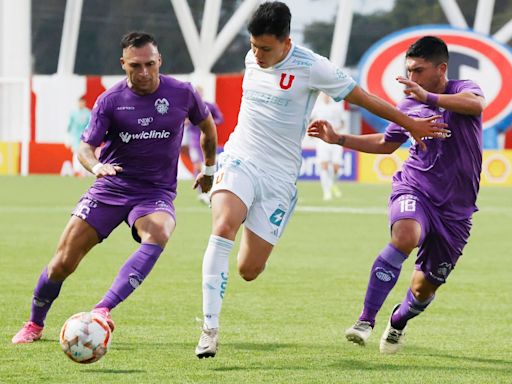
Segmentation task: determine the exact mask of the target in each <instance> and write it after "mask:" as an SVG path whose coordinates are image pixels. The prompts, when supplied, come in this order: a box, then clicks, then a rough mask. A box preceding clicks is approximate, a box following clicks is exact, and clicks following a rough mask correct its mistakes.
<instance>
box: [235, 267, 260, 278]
mask: <svg viewBox="0 0 512 384" xmlns="http://www.w3.org/2000/svg"><path fill="white" fill-rule="evenodd" d="M264 269H265V268H260V267H253V266H252V267H247V266H243V265H241V266H238V274H239V275H240V276H241V277H242V279H244V280H245V281H252V280H256V278H257V277H258V276H259V275H260V274H261V272H263V270H264Z"/></svg>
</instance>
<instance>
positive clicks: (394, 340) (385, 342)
mask: <svg viewBox="0 0 512 384" xmlns="http://www.w3.org/2000/svg"><path fill="white" fill-rule="evenodd" d="M399 306H400V304H397V305H395V307H394V308H393V310H392V311H391V316H393V313H395V312H396V310H397V309H398V307H399ZM391 316H389V321H388V325H387V327H386V330H385V331H384V333H383V334H382V337H381V338H380V352H381V353H386V354H393V353H397V352H398V351H399V350H400V349H401V348H402V346H403V344H404V340H405V330H406V328H407V326H406V327H405V328H404V329H402V330H400V329H395V328H393V327H392V326H391Z"/></svg>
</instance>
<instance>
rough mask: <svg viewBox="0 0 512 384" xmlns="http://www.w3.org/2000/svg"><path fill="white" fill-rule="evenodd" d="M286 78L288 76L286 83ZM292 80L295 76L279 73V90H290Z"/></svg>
mask: <svg viewBox="0 0 512 384" xmlns="http://www.w3.org/2000/svg"><path fill="white" fill-rule="evenodd" d="M286 76H288V81H286ZM293 79H295V76H293V75H288V74H286V73H281V81H280V82H279V86H280V87H281V89H290V87H291V86H292V83H293Z"/></svg>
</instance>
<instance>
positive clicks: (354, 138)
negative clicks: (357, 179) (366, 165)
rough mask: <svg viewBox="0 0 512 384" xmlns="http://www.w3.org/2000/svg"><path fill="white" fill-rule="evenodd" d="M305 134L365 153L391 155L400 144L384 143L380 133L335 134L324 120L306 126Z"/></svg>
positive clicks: (329, 124)
mask: <svg viewBox="0 0 512 384" xmlns="http://www.w3.org/2000/svg"><path fill="white" fill-rule="evenodd" d="M307 132H308V136H311V137H317V138H319V139H322V140H323V141H325V142H326V143H330V144H338V145H341V146H343V147H345V148H350V149H353V150H355V151H359V152H366V153H383V154H386V153H393V152H394V151H396V150H397V149H398V148H399V147H400V144H401V143H397V142H387V141H385V140H384V134H382V133H375V134H371V135H345V134H336V133H335V132H334V130H333V128H332V125H331V123H329V122H328V121H326V120H315V121H312V122H311V123H310V124H309V126H308V131H307Z"/></svg>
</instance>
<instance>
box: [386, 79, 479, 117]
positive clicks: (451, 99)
mask: <svg viewBox="0 0 512 384" xmlns="http://www.w3.org/2000/svg"><path fill="white" fill-rule="evenodd" d="M396 80H397V81H398V82H399V83H400V84H403V85H405V88H404V93H405V94H406V95H408V96H412V97H414V98H415V99H416V100H418V101H421V102H422V103H425V104H430V105H432V104H433V105H435V106H438V107H441V108H444V109H447V110H449V111H452V112H456V113H460V114H461V115H471V116H478V115H480V114H481V113H482V112H483V110H484V108H485V99H484V98H483V97H482V96H478V95H475V94H474V93H471V92H460V93H455V94H450V95H446V94H437V93H431V92H427V91H426V90H425V89H424V88H422V87H421V86H420V85H418V84H417V83H415V82H414V81H411V80H409V79H406V78H405V77H403V76H398V77H397V78H396Z"/></svg>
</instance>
